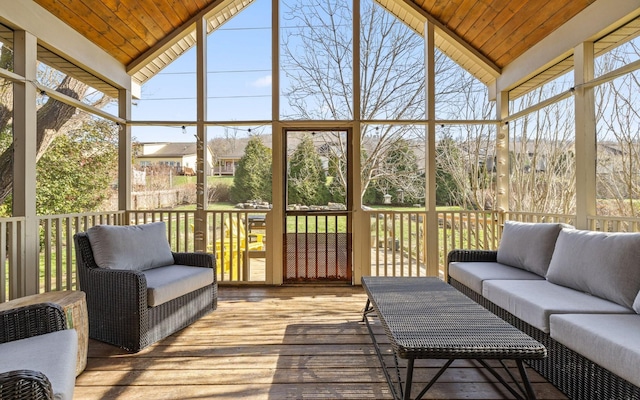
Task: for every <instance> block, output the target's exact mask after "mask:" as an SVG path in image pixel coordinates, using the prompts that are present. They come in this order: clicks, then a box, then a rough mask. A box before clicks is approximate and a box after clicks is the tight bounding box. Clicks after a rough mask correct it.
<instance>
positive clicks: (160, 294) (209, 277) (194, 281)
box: [142, 265, 213, 307]
mask: <svg viewBox="0 0 640 400" xmlns="http://www.w3.org/2000/svg"><path fill="white" fill-rule="evenodd" d="M142 273H143V274H144V276H145V278H146V279H147V303H148V305H149V306H150V307H155V306H159V305H160V304H163V303H166V302H167V301H170V300H173V299H176V298H178V297H180V296H183V295H185V294H187V293H191V292H193V291H194V290H198V289H200V288H203V287H205V286H207V285H211V284H212V283H213V269H212V268H203V267H190V266H186V265H169V266H166V267H161V268H154V269H148V270H146V271H142Z"/></svg>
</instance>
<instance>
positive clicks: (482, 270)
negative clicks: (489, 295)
mask: <svg viewBox="0 0 640 400" xmlns="http://www.w3.org/2000/svg"><path fill="white" fill-rule="evenodd" d="M449 276H451V277H452V278H453V279H455V280H457V281H458V282H460V283H462V284H463V285H465V286H466V287H468V288H470V289H471V290H473V291H474V292H476V293H478V294H482V282H483V281H486V280H492V279H544V278H543V277H541V276H539V275H536V274H534V273H533V272H529V271H525V270H523V269H520V268H515V267H511V266H508V265H504V264H500V263H497V262H483V261H476V262H468V261H455V262H452V263H450V264H449Z"/></svg>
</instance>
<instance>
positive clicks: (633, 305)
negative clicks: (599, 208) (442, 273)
mask: <svg viewBox="0 0 640 400" xmlns="http://www.w3.org/2000/svg"><path fill="white" fill-rule="evenodd" d="M447 279H448V282H449V283H450V284H452V285H453V286H454V287H456V288H457V289H458V290H460V291H462V292H463V293H465V294H466V295H467V296H469V297H471V298H472V299H474V300H475V301H477V302H478V303H480V304H482V305H483V306H485V307H486V308H488V309H489V310H491V311H492V312H494V313H495V314H497V315H499V316H500V317H502V318H503V319H505V320H506V321H508V322H510V323H511V324H513V325H514V326H516V327H518V328H519V329H521V330H523V331H524V332H526V333H528V334H529V335H530V336H532V337H533V338H535V339H537V340H538V341H540V342H541V343H543V344H544V345H545V346H546V347H547V350H548V354H549V356H548V358H547V359H545V360H534V361H531V362H530V365H531V367H532V368H534V369H535V370H536V371H538V372H539V373H540V374H541V375H543V376H544V377H545V378H546V379H548V380H549V381H550V382H551V383H552V384H554V385H555V386H556V387H558V388H559V389H560V390H561V391H562V392H564V393H565V394H566V395H567V396H568V397H570V398H572V399H593V400H602V399H640V368H639V367H638V366H640V315H638V314H640V294H639V292H640V234H639V233H605V232H593V231H584V230H578V229H573V228H572V227H568V226H566V225H563V224H553V223H521V222H512V221H508V222H507V223H505V226H504V230H503V235H502V239H501V242H500V246H499V248H498V250H497V251H482V250H453V251H451V252H450V253H449V255H448V277H447Z"/></svg>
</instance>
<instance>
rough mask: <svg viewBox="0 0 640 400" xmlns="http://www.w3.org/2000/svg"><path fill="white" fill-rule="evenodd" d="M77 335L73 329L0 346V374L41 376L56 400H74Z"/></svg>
mask: <svg viewBox="0 0 640 400" xmlns="http://www.w3.org/2000/svg"><path fill="white" fill-rule="evenodd" d="M77 353H78V335H77V333H76V331H75V329H67V330H64V331H58V332H52V333H47V334H44V335H39V336H34V337H31V338H28V339H21V340H15V341H13V342H7V343H2V344H0V354H2V356H0V372H8V371H15V370H20V369H26V370H31V371H40V372H42V373H43V374H44V375H45V376H46V377H47V379H49V382H51V388H52V389H53V393H54V396H55V398H56V399H65V400H66V399H68V400H72V399H73V389H74V387H75V384H76V360H77Z"/></svg>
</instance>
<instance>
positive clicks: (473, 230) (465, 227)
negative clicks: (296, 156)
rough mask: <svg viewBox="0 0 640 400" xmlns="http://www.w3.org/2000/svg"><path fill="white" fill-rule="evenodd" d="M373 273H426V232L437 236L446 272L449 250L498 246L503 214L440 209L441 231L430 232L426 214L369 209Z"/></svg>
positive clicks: (441, 270)
mask: <svg viewBox="0 0 640 400" xmlns="http://www.w3.org/2000/svg"><path fill="white" fill-rule="evenodd" d="M369 214H370V220H371V247H372V254H371V271H370V273H371V275H373V276H426V275H427V267H426V262H427V260H426V255H427V248H426V243H427V235H429V234H437V235H438V269H439V271H440V274H441V275H443V274H444V268H445V264H446V257H447V254H448V253H449V251H451V250H453V249H458V248H474V249H495V248H497V246H498V242H499V235H500V229H499V226H500V223H501V222H500V221H501V214H499V213H498V212H494V211H441V212H438V213H437V218H438V230H437V232H429V231H428V230H427V226H426V223H425V222H426V217H427V214H426V213H425V212H424V211H422V212H417V211H416V212H414V211H409V212H407V211H388V210H375V211H369Z"/></svg>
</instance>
